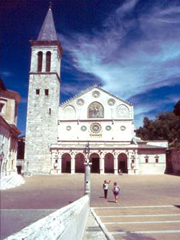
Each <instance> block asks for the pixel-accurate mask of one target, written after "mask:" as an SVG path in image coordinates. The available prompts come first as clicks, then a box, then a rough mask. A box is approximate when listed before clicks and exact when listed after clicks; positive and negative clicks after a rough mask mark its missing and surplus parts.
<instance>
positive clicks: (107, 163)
mask: <svg viewBox="0 0 180 240" xmlns="http://www.w3.org/2000/svg"><path fill="white" fill-rule="evenodd" d="M104 172H105V173H114V157H113V155H112V154H111V153H107V154H106V155H105V158H104Z"/></svg>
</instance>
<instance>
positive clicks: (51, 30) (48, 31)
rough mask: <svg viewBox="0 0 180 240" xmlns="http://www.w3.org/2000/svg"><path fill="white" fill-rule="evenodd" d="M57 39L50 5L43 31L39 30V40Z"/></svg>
mask: <svg viewBox="0 0 180 240" xmlns="http://www.w3.org/2000/svg"><path fill="white" fill-rule="evenodd" d="M57 40H58V39H57V34H56V29H55V25H54V19H53V14H52V10H51V5H50V7H49V10H48V12H47V15H46V17H45V19H44V23H43V25H42V27H41V31H40V32H39V36H38V39H37V41H57Z"/></svg>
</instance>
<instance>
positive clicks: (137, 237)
mask: <svg viewBox="0 0 180 240" xmlns="http://www.w3.org/2000/svg"><path fill="white" fill-rule="evenodd" d="M126 234H127V235H126V236H125V237H124V238H123V239H124V240H156V239H155V238H152V237H148V236H145V235H144V234H137V233H131V232H127V233H126Z"/></svg>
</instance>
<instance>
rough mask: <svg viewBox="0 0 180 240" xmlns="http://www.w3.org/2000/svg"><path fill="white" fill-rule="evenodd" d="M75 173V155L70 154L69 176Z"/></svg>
mask: <svg viewBox="0 0 180 240" xmlns="http://www.w3.org/2000/svg"><path fill="white" fill-rule="evenodd" d="M74 173H75V153H74V152H72V153H71V174H74Z"/></svg>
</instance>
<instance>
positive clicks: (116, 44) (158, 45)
mask: <svg viewBox="0 0 180 240" xmlns="http://www.w3.org/2000/svg"><path fill="white" fill-rule="evenodd" d="M137 3H138V0H131V1H126V2H125V4H123V5H122V6H121V7H119V8H118V9H117V10H116V11H115V12H114V13H113V14H111V15H110V16H109V17H108V18H107V19H106V20H105V21H104V24H103V28H102V31H101V32H98V31H96V30H95V31H94V32H93V35H88V34H86V35H85V34H73V38H72V37H71V38H70V37H63V36H60V39H61V41H62V42H63V47H64V50H65V51H68V53H69V54H70V55H71V57H72V60H73V66H74V67H75V68H77V69H78V70H79V71H81V72H83V73H90V74H92V75H94V76H95V77H96V78H98V79H100V81H101V83H102V87H103V88H104V89H105V90H107V91H109V92H111V93H112V94H115V95H117V96H119V97H121V98H123V99H125V100H126V99H128V98H130V97H132V96H134V95H137V94H142V93H146V92H148V91H150V90H152V89H155V88H160V87H163V86H169V85H172V84H180V81H179V79H178V76H180V67H179V65H180V64H179V63H180V62H178V61H179V56H180V42H179V41H178V39H177V38H176V37H175V36H176V35H179V37H180V34H179V33H177V31H176V28H175V29H174V28H173V27H172V28H171V26H170V25H169V24H171V20H172V22H173V23H175V22H176V23H177V22H180V18H179V16H174V13H176V14H177V13H179V12H180V8H175V7H171V8H167V9H163V10H160V9H158V8H157V7H156V9H155V10H154V9H152V11H150V12H149V14H148V15H147V14H146V15H141V16H140V18H139V21H138V23H139V25H138V27H139V29H140V30H141V31H142V32H143V37H142V36H140V37H139V39H138V40H137V39H136V40H134V41H133V40H132V39H130V43H128V44H127V43H126V40H127V36H128V34H129V33H131V31H132V29H133V30H134V28H136V27H137V26H136V24H137V20H128V21H127V19H123V17H124V16H125V15H126V14H127V13H128V12H130V11H131V10H133V8H134V7H135V6H136V4H137ZM162 19H163V21H162ZM167 22H168V23H169V24H168V26H167ZM167 28H168V29H167ZM128 40H129V39H128ZM169 101H171V100H170V99H167V103H168V102H169ZM161 105H162V102H161V100H160V102H159V103H157V104H156V105H154V103H153V102H152V105H151V104H148V106H146V105H144V106H142V105H139V106H136V110H135V114H136V115H137V116H141V121H142V116H143V115H144V114H145V113H147V112H150V111H153V110H155V109H157V108H158V107H161ZM147 109H148V110H147ZM139 119H140V118H139Z"/></svg>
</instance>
